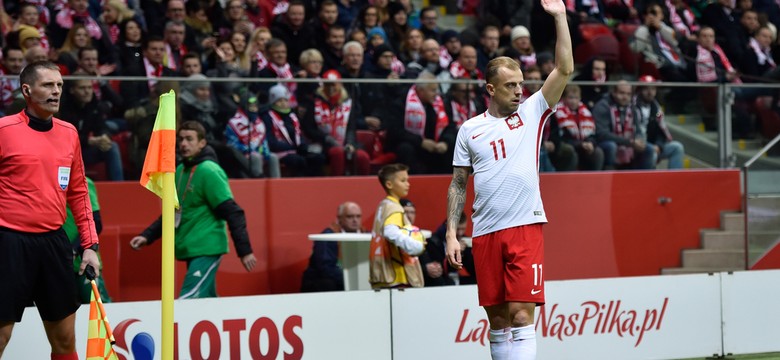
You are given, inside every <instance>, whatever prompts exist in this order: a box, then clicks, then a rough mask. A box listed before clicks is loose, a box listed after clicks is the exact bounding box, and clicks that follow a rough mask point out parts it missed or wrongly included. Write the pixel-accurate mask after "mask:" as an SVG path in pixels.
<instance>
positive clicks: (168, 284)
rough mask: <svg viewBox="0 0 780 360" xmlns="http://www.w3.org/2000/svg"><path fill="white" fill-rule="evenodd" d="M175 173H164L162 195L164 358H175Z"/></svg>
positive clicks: (167, 359)
mask: <svg viewBox="0 0 780 360" xmlns="http://www.w3.org/2000/svg"><path fill="white" fill-rule="evenodd" d="M174 177H175V173H164V174H163V196H162V227H163V229H162V230H163V231H162V359H163V360H173V344H174V341H173V285H174V284H173V271H174V266H173V257H174V256H173V250H174V247H173V241H174V223H173V222H174V201H175V200H174V199H175V198H176V194H175V183H174Z"/></svg>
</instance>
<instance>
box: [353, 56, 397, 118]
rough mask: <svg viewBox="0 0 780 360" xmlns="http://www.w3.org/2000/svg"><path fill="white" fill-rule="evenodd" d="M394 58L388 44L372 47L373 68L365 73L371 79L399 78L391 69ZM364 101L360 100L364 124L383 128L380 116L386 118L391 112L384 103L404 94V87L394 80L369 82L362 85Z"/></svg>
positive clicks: (391, 101)
mask: <svg viewBox="0 0 780 360" xmlns="http://www.w3.org/2000/svg"><path fill="white" fill-rule="evenodd" d="M395 59H396V57H395V54H394V53H393V49H392V48H391V47H390V45H387V44H383V45H380V46H379V47H377V48H376V49H374V54H373V57H372V58H371V61H372V62H373V64H374V66H373V70H372V71H371V72H370V73H369V74H367V75H366V77H368V78H372V79H387V80H395V79H398V78H400V75H401V74H399V73H398V72H397V70H395V69H393V61H394V60H395ZM362 86H363V89H364V90H365V91H364V92H363V97H364V99H363V100H364V101H362V102H361V105H362V111H363V115H365V126H361V127H364V128H365V127H367V128H368V129H371V130H379V129H380V128H383V123H384V122H383V121H382V118H385V119H387V118H388V117H389V116H391V114H390V113H389V112H388V111H387V110H388V106H387V105H386V104H395V103H396V102H397V100H398V99H399V98H401V97H402V96H404V95H405V94H404V91H405V90H406V87H405V86H404V85H402V84H398V83H394V82H392V81H391V82H384V83H371V84H364V85H362Z"/></svg>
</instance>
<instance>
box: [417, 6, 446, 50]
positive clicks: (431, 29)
mask: <svg viewBox="0 0 780 360" xmlns="http://www.w3.org/2000/svg"><path fill="white" fill-rule="evenodd" d="M438 20H439V12H438V11H436V8H435V7H433V6H427V7H424V8H422V9H421V10H420V31H422V34H423V36H424V37H425V38H426V39H433V40H436V41H437V42H440V41H442V39H441V35H442V32H443V30H442V29H441V28H440V27H439V25H438V23H437V21H438Z"/></svg>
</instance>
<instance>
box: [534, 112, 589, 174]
mask: <svg viewBox="0 0 780 360" xmlns="http://www.w3.org/2000/svg"><path fill="white" fill-rule="evenodd" d="M540 150H541V151H540V155H539V162H540V163H541V164H540V166H539V170H540V171H575V170H577V164H578V163H579V157H578V156H577V151H576V150H575V149H574V146H572V145H571V144H569V143H566V142H563V141H561V132H560V131H559V129H558V123H557V122H556V121H546V122H545V124H544V128H543V130H542V146H541V149H540Z"/></svg>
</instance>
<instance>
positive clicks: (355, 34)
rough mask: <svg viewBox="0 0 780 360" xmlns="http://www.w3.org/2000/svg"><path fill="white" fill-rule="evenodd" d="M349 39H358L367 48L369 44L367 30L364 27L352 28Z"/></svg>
mask: <svg viewBox="0 0 780 360" xmlns="http://www.w3.org/2000/svg"><path fill="white" fill-rule="evenodd" d="M347 41H357V42H358V43H360V45H361V46H363V48H364V49H365V48H366V46H367V45H368V40H367V36H366V32H365V31H363V30H362V29H352V30H350V31H349V38H348V39H347Z"/></svg>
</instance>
